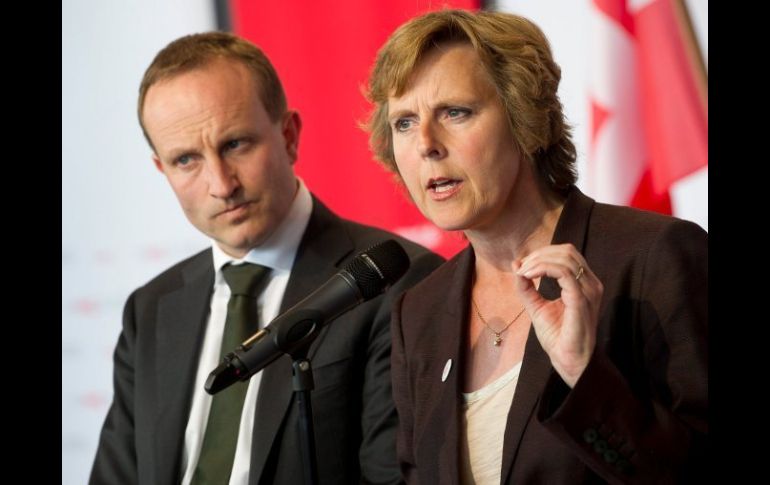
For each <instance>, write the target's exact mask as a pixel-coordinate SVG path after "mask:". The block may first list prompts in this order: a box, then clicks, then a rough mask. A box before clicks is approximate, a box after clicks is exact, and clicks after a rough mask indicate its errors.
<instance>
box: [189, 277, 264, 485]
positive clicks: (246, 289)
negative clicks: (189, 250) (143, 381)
mask: <svg viewBox="0 0 770 485" xmlns="http://www.w3.org/2000/svg"><path fill="white" fill-rule="evenodd" d="M269 272H270V268H266V267H264V266H260V265H258V264H251V263H245V264H241V265H238V266H234V265H232V264H227V265H225V266H224V267H223V268H222V275H223V276H224V278H225V281H226V282H227V286H229V287H230V293H231V294H230V300H229V301H228V302H227V318H226V319H225V333H224V335H223V337H222V347H221V351H220V359H221V358H222V357H224V356H225V355H226V354H227V353H228V352H232V351H233V350H235V348H236V347H237V346H239V345H240V344H241V343H242V342H243V341H244V340H246V339H247V338H249V336H251V334H253V333H254V332H256V331H257V327H258V325H257V308H256V306H257V290H258V289H259V287H260V283H261V282H262V280H263V279H264V277H265V276H267V274H268V273H269ZM248 384H249V383H248V381H246V382H240V381H239V382H236V383H235V384H233V385H232V386H230V387H228V388H227V389H224V390H222V391H220V392H218V393H217V394H215V395H214V397H213V398H212V400H211V410H210V411H209V419H208V424H207V425H206V434H205V436H204V437H203V445H202V446H201V454H200V457H199V458H198V465H197V466H196V467H195V473H194V474H193V478H192V482H191V485H204V484H218V485H221V484H223V483H227V482H228V481H229V480H230V473H231V472H232V469H233V460H234V458H235V446H236V444H237V443H238V428H239V427H240V423H241V411H242V409H243V399H244V397H245V396H246V389H247V388H248Z"/></svg>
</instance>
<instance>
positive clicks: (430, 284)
mask: <svg viewBox="0 0 770 485" xmlns="http://www.w3.org/2000/svg"><path fill="white" fill-rule="evenodd" d="M566 242H570V243H572V244H573V245H575V247H576V248H577V249H578V250H579V251H580V252H581V253H582V254H583V255H584V256H585V258H586V260H587V262H588V265H589V266H590V268H591V270H592V271H594V273H596V275H597V276H598V277H599V279H600V280H601V281H602V283H603V284H604V296H603V300H602V303H601V310H600V317H599V318H600V321H599V328H598V335H597V344H596V350H595V352H594V355H593V357H592V359H591V361H590V363H589V365H588V367H587V368H586V370H585V372H584V374H583V375H582V376H581V378H580V379H579V381H578V382H577V384H576V385H575V387H574V388H573V389H572V390H570V389H569V388H568V387H567V386H566V385H565V384H564V382H563V381H562V380H561V379H560V378H559V376H558V374H556V372H555V371H554V370H553V368H552V366H551V364H550V361H549V359H548V356H547V355H546V354H545V352H544V351H543V349H542V347H541V346H540V344H539V342H538V340H537V337H536V336H535V334H534V330H532V331H530V334H529V337H528V340H527V343H526V347H525V352H524V360H523V363H522V368H521V374H520V376H519V381H518V384H517V387H516V391H515V394H514V399H513V403H512V404H511V408H510V411H509V413H508V421H507V423H505V426H506V428H505V442H504V445H503V460H502V477H501V483H509V484H511V483H515V484H521V483H524V484H529V483H547V484H560V483H569V484H574V483H604V482H605V481H606V482H611V483H672V482H681V481H687V482H689V481H695V480H697V479H698V478H700V477H701V476H702V475H705V473H706V471H707V470H706V465H705V459H706V452H707V432H708V419H707V414H708V396H707V394H708V382H707V381H708V364H707V360H708V359H707V357H708V354H707V341H708V300H707V296H708V292H707V289H708V239H707V234H706V233H705V232H704V231H703V230H702V229H701V228H699V227H698V226H697V225H695V224H692V223H690V222H686V221H682V220H679V219H675V218H672V217H664V216H660V215H657V214H652V213H649V212H642V211H638V210H633V209H629V208H624V207H617V206H610V205H606V204H599V203H596V202H595V201H594V200H592V199H590V198H588V197H586V196H585V195H583V194H582V193H581V192H580V191H579V190H578V189H577V188H574V189H572V191H571V193H570V195H569V196H568V198H567V201H566V204H565V206H564V210H563V212H562V215H561V217H560V219H559V222H558V224H557V226H556V230H555V233H554V237H553V243H555V244H560V243H566ZM473 266H474V253H473V248H471V247H468V248H466V249H465V250H464V251H463V252H461V253H460V254H458V255H457V256H456V257H455V258H453V259H452V260H450V261H448V262H447V263H445V264H444V265H443V266H442V267H441V268H439V269H438V270H436V271H435V272H434V273H433V274H432V275H431V276H429V277H428V278H426V279H425V280H423V281H422V282H421V283H419V284H418V285H416V286H415V287H414V288H412V289H411V290H409V291H407V292H406V293H405V294H404V295H403V296H402V297H401V298H400V299H398V300H397V301H396V302H395V304H394V318H393V321H392V333H393V353H392V356H391V364H392V378H393V392H394V399H395V401H396V408H397V410H398V414H399V419H400V424H399V431H398V457H399V462H400V465H401V469H402V472H403V474H404V476H405V478H406V479H407V482H409V483H422V484H427V485H433V484H435V483H441V484H455V483H458V482H459V478H458V477H459V467H458V462H459V452H458V450H459V439H460V437H461V433H460V430H459V425H460V423H461V409H462V408H461V400H460V393H461V390H462V389H461V383H462V382H463V375H462V373H463V369H464V367H465V365H464V361H463V359H464V355H463V352H464V350H463V349H464V346H463V344H462V339H463V338H465V333H464V329H465V327H466V322H467V320H468V313H469V309H468V301H469V294H470V289H471V274H472V270H473ZM539 291H540V293H541V294H542V295H543V296H545V297H546V298H549V299H555V298H557V297H558V296H559V291H560V290H559V286H558V284H556V282H555V280H553V279H550V278H543V280H542V282H541V285H540V288H539ZM449 359H451V361H452V363H451V369H450V371H449V375H448V378H447V379H446V381H445V382H442V379H441V378H442V373H443V371H444V368H445V365H446V363H447V361H448V360H449ZM502 425H503V423H501V426H502Z"/></svg>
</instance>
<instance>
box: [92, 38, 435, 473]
mask: <svg viewBox="0 0 770 485" xmlns="http://www.w3.org/2000/svg"><path fill="white" fill-rule="evenodd" d="M138 110H139V121H140V124H141V125H142V128H143V130H144V134H145V136H146V137H147V140H148V142H149V143H150V146H151V147H152V149H153V157H152V158H153V161H154V163H155V166H156V167H157V169H158V170H159V171H160V172H162V173H163V174H164V175H165V176H166V178H167V179H168V181H169V183H170V185H171V187H172V189H173V190H174V193H175V194H176V196H177V198H178V199H179V202H180V204H181V206H182V209H183V210H184V212H185V214H186V216H187V218H188V219H189V220H190V222H191V223H192V224H193V225H194V226H195V227H196V228H198V229H199V230H200V231H202V232H203V233H205V234H206V235H207V236H209V237H210V238H211V239H212V247H211V248H210V249H207V250H205V251H202V252H201V253H198V254H197V255H195V256H193V257H191V258H189V259H187V260H185V261H182V262H181V263H179V264H177V265H176V266H174V267H172V268H170V269H169V270H167V271H165V272H164V273H162V274H161V275H159V276H158V277H156V278H155V279H153V280H152V281H150V282H149V283H148V284H146V285H145V286H143V287H141V288H139V289H138V290H136V291H135V292H134V293H133V294H132V295H131V296H130V297H129V299H128V302H127V304H126V307H125V312H124V322H123V332H122V334H121V336H120V339H119V341H118V344H117V347H116V350H115V376H114V381H115V396H114V400H113V403H112V406H111V408H110V410H109V413H108V415H107V418H106V420H105V423H104V427H103V429H102V434H101V438H100V443H99V449H98V451H97V455H96V460H95V463H94V467H93V470H92V474H91V483H94V484H96V483H147V484H165V483H179V482H181V483H183V484H188V483H193V484H198V483H231V484H236V483H237V484H246V483H249V484H257V483H291V484H295V483H303V480H304V476H303V464H302V461H301V454H300V447H299V441H298V434H297V429H296V426H297V421H298V412H297V409H296V407H297V406H296V403H295V402H294V401H293V399H292V384H291V360H290V358H289V357H287V356H283V357H282V358H280V359H278V360H277V361H275V362H274V363H273V364H271V365H270V366H268V367H267V368H265V369H264V370H263V371H262V372H260V373H258V374H256V375H255V376H254V377H252V379H251V380H250V381H249V383H248V384H241V383H237V384H236V385H234V386H231V388H233V389H234V388H236V387H237V386H239V385H243V386H245V387H243V388H239V389H242V395H241V397H240V398H238V399H235V398H228V403H229V404H227V405H224V404H222V406H225V407H223V408H220V407H219V406H220V405H219V404H217V401H218V400H219V399H220V398H219V395H220V394H222V395H223V396H224V395H226V394H225V393H228V392H229V391H230V390H231V388H228V389H226V390H224V391H222V392H221V393H218V394H217V395H215V396H214V397H213V399H212V397H211V396H209V395H208V394H207V393H206V392H205V391H204V382H205V380H206V377H207V376H208V374H209V373H210V372H211V370H212V369H214V368H215V367H216V365H217V364H218V363H219V361H220V360H221V357H222V355H223V353H226V352H228V351H230V350H232V348H229V347H228V346H227V341H228V338H232V337H228V335H232V330H231V329H232V328H233V325H231V323H230V322H231V316H232V315H233V314H234V313H235V311H234V310H232V308H233V307H231V304H232V302H233V301H234V300H235V298H240V296H239V293H238V292H239V291H241V290H235V289H232V290H231V287H232V288H235V287H233V286H232V279H233V277H232V276H230V275H231V274H232V271H233V268H240V269H243V268H247V269H248V268H262V269H261V270H259V271H260V275H261V276H259V277H256V276H255V277H253V279H252V280H250V281H252V283H253V282H254V281H257V283H253V284H252V283H249V285H251V286H252V287H254V288H258V290H254V293H253V294H252V293H244V295H245V296H243V298H246V300H244V301H247V302H248V301H251V302H252V303H253V300H254V299H256V308H257V310H255V311H254V313H253V320H254V321H257V320H258V321H259V324H260V326H264V325H265V324H267V323H269V322H270V321H271V320H272V319H273V318H275V317H276V316H277V315H278V314H280V313H281V312H283V311H285V310H286V309H287V308H289V307H291V306H292V305H294V304H295V303H297V302H298V301H299V300H301V299H302V298H303V297H304V296H306V295H307V294H308V293H310V292H311V291H312V290H314V289H315V288H317V287H318V286H320V285H321V284H322V283H324V282H325V281H326V280H327V279H328V278H329V277H330V276H332V275H333V274H334V273H336V272H337V271H339V269H340V268H341V267H342V266H344V265H345V264H346V263H347V262H348V261H349V260H350V259H351V258H353V257H354V256H355V255H356V254H357V253H359V252H360V251H363V250H365V249H366V248H367V247H369V246H371V245H373V244H375V243H377V242H380V241H382V240H385V239H388V238H393V237H395V236H393V235H392V234H388V233H386V232H384V231H381V230H378V229H374V228H371V227H365V226H362V225H359V224H355V223H353V222H350V221H345V220H343V219H340V218H338V217H337V216H335V215H334V214H332V213H331V212H330V211H329V210H328V209H327V208H326V207H324V205H323V204H322V203H321V202H320V201H319V200H318V199H316V198H314V197H312V196H311V195H310V193H309V191H308V189H307V188H306V187H305V185H304V184H303V182H302V181H301V180H299V179H298V178H297V177H296V176H295V174H294V170H293V164H294V162H295V160H296V158H297V147H298V143H299V136H300V128H301V122H300V118H299V115H298V114H297V113H296V112H293V111H289V110H288V109H287V107H286V100H285V96H284V93H283V88H282V87H281V83H280V81H279V79H278V77H277V75H276V73H275V71H274V69H273V67H272V65H271V64H270V62H269V60H268V59H267V58H266V57H265V56H264V54H263V53H262V52H261V51H260V50H259V49H258V48H257V47H255V46H254V45H253V44H251V43H249V42H246V41H244V40H242V39H239V38H237V37H235V36H233V35H230V34H225V33H206V34H196V35H191V36H187V37H183V38H180V39H178V40H176V41H174V42H172V43H171V44H169V45H168V46H167V47H166V48H165V49H163V50H162V51H161V52H160V53H159V54H158V55H157V56H156V58H155V60H154V61H153V62H152V64H151V65H150V67H149V68H148V69H147V71H146V73H145V75H144V79H143V80H142V84H141V87H140V95H139V105H138ZM399 241H400V243H401V244H402V245H403V246H404V248H405V249H406V251H407V253H408V254H409V256H410V259H411V266H410V270H409V271H408V273H407V274H406V275H405V276H404V277H402V278H401V280H400V281H399V282H398V283H397V284H396V285H394V287H393V288H391V289H390V290H389V291H388V292H387V293H386V294H385V295H384V296H380V297H377V298H375V299H373V300H370V301H369V302H367V303H364V304H362V305H359V306H358V307H356V308H355V309H353V310H352V311H350V312H349V313H347V314H345V315H343V316H342V317H340V318H339V319H338V320H337V321H335V322H334V323H333V324H332V325H329V326H327V327H325V328H324V330H323V331H322V333H321V334H320V335H319V337H318V338H317V340H316V341H315V342H314V343H313V345H312V346H311V347H310V351H309V357H310V358H311V359H312V362H313V367H314V377H315V390H314V391H313V394H312V404H313V415H314V420H315V437H316V450H317V456H318V473H319V479H320V482H321V483H353V482H370V483H391V482H398V481H399V480H400V476H399V470H398V468H397V465H396V459H395V427H396V414H395V409H394V406H393V402H392V398H391V387H390V369H389V356H390V333H389V320H390V305H391V302H392V300H393V298H394V297H395V296H396V295H397V294H398V293H400V292H401V291H403V290H404V289H406V288H408V287H409V286H411V285H413V284H414V283H416V282H417V281H419V280H420V279H422V277H423V276H425V275H426V274H428V273H429V272H431V271H432V270H433V269H434V268H435V267H437V266H438V265H439V264H440V263H441V258H440V257H438V256H436V255H435V254H433V253H430V252H429V251H427V250H426V249H424V248H422V247H420V246H417V245H415V244H413V243H409V242H407V241H405V240H403V239H399ZM242 263H251V265H249V264H242ZM254 264H256V265H259V266H253V265H254ZM240 269H236V270H235V271H240ZM249 271H251V270H249ZM265 275H266V276H265ZM244 291H245V290H244ZM248 291H252V290H248ZM250 299H251V300H250ZM233 318H234V317H233ZM256 330H257V328H256V326H255V327H254V328H253V329H252V330H250V332H251V333H253V332H254V331H256ZM233 392H236V391H233ZM238 392H240V391H238ZM223 399H224V398H223ZM221 402H224V401H220V403H221ZM233 402H237V404H235V406H236V407H235V408H228V407H226V406H232V405H233V404H232V403H233ZM222 409H228V410H229V411H227V412H226V413H222V411H221V410H222ZM233 409H235V411H234V410H233ZM222 414H227V415H228V416H224V417H223V416H222ZM233 416H236V419H232V418H233ZM237 416H240V419H237ZM228 419H230V421H232V423H230V425H232V428H230V430H227V428H223V426H226V425H225V424H223V423H226V422H227V420H228ZM222 429H225V430H226V431H225V432H224V433H223V434H222ZM214 433H221V434H220V435H218V436H217V437H216V438H214V437H213V436H214Z"/></svg>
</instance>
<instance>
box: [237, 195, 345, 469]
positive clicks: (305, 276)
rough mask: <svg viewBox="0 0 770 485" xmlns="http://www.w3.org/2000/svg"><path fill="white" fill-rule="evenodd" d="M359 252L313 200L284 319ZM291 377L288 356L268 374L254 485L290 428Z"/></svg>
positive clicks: (259, 412)
mask: <svg viewBox="0 0 770 485" xmlns="http://www.w3.org/2000/svg"><path fill="white" fill-rule="evenodd" d="M353 249H354V246H353V243H352V242H351V240H350V238H349V236H348V235H347V232H346V231H345V227H344V226H343V224H342V221H341V220H340V219H339V218H338V217H337V216H335V215H334V214H332V213H331V212H330V211H329V209H327V208H326V207H325V206H324V205H323V204H322V203H321V202H320V201H319V200H318V199H316V198H315V197H313V212H312V214H311V216H310V221H309V222H308V226H307V228H306V229H305V234H304V235H303V236H302V241H301V242H300V245H299V248H298V250H297V256H296V259H295V261H294V265H293V266H292V270H291V276H290V277H289V282H288V284H287V286H286V292H285V293H284V297H283V301H282V302H281V313H283V312H285V311H286V310H287V309H289V308H291V307H292V306H293V305H294V304H296V303H297V302H299V301H300V300H301V299H302V298H304V297H305V296H307V295H308V294H309V293H311V292H312V291H313V290H315V289H316V288H318V287H319V286H321V285H322V284H323V283H324V282H326V280H328V279H329V278H330V277H331V276H332V275H333V274H334V273H336V272H337V271H338V267H337V265H338V264H339V263H340V262H341V261H342V260H343V259H344V258H345V257H346V256H347V255H349V254H350V253H351V252H352V251H353ZM324 335H325V330H322V331H321V334H320V335H319V336H318V337H317V338H316V340H315V342H314V343H313V345H312V346H311V348H310V351H309V354H308V356H309V357H311V358H312V357H313V355H314V354H315V350H316V348H317V347H318V344H319V343H320V342H321V340H322V339H323V337H324ZM291 377H292V369H291V358H290V357H289V356H286V355H284V356H283V357H281V358H279V359H278V360H276V361H275V362H273V363H272V364H271V365H269V366H268V367H266V368H265V369H264V370H263V371H262V380H261V383H260V387H259V396H258V397H257V407H256V415H255V418H254V440H253V443H252V454H251V457H252V459H251V473H250V476H249V482H250V483H259V481H260V479H261V475H262V473H263V471H264V469H265V465H266V463H267V459H268V457H269V455H270V450H271V448H272V446H273V443H274V441H275V438H276V436H277V435H278V432H279V431H280V430H281V427H282V426H284V423H283V421H284V417H285V415H286V413H287V411H288V409H289V405H290V404H291V402H292V392H293V391H292V380H291ZM287 432H290V433H294V432H295V430H288V431H287Z"/></svg>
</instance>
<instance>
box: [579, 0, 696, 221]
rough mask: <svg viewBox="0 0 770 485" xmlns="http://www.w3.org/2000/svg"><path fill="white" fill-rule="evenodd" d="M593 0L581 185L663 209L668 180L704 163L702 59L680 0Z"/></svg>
mask: <svg viewBox="0 0 770 485" xmlns="http://www.w3.org/2000/svg"><path fill="white" fill-rule="evenodd" d="M630 3H631V4H629V2H626V0H594V2H593V5H594V7H595V8H596V11H595V15H594V18H593V20H594V26H593V28H592V32H593V33H594V35H595V37H594V44H595V45H594V47H595V48H596V53H597V58H596V60H597V61H598V62H597V64H596V66H594V70H593V72H592V75H593V78H592V83H591V94H590V98H591V99H590V103H591V115H592V129H591V156H590V162H589V166H590V169H591V172H590V180H589V191H590V192H591V193H592V195H594V196H595V197H596V198H597V199H599V200H602V201H607V202H612V203H617V204H624V205H633V206H635V207H640V208H643V209H650V210H656V211H659V212H663V213H668V214H670V213H671V201H670V197H669V193H670V191H671V188H672V185H674V184H675V183H676V182H677V181H679V180H681V179H683V178H684V177H686V176H687V175H690V174H692V173H693V172H695V171H697V170H699V169H701V168H703V167H705V166H707V165H708V104H707V103H708V102H707V88H706V85H707V81H706V73H705V69H704V66H703V64H702V61H701V57H700V53H699V51H698V48H697V44H696V42H695V38H694V35H693V32H692V28H691V23H690V20H689V18H688V16H687V12H686V10H685V7H684V5H683V4H682V2H681V1H680V0H652V1H641V2H630Z"/></svg>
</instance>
